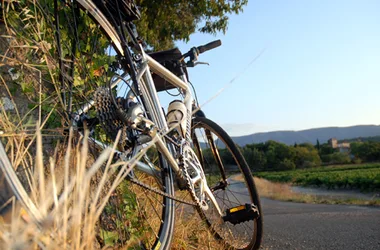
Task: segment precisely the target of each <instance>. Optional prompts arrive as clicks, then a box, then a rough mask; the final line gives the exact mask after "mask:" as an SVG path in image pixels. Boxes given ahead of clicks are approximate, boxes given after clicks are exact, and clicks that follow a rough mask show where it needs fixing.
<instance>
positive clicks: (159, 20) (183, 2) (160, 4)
mask: <svg viewBox="0 0 380 250" xmlns="http://www.w3.org/2000/svg"><path fill="white" fill-rule="evenodd" d="M135 2H136V4H137V5H138V6H139V7H140V12H141V20H139V21H136V22H135V24H136V25H137V31H138V32H139V35H140V36H141V37H142V38H143V39H144V40H146V42H147V43H148V45H149V46H151V47H152V48H154V49H155V50H161V49H169V48H172V47H173V46H174V41H176V40H184V41H188V40H189V37H190V35H191V34H192V33H194V32H196V31H197V30H198V31H200V32H202V33H210V34H216V33H217V32H220V31H221V32H223V33H225V32H226V31H227V27H228V14H232V13H235V14H239V13H240V12H242V11H243V6H245V5H246V4H247V3H248V0H234V1H211V0H136V1H135Z"/></svg>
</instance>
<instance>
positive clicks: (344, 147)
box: [328, 138, 350, 153]
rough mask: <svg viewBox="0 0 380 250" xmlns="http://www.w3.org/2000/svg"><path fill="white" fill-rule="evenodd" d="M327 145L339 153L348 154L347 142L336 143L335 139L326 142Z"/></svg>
mask: <svg viewBox="0 0 380 250" xmlns="http://www.w3.org/2000/svg"><path fill="white" fill-rule="evenodd" d="M328 143H329V144H330V146H331V147H332V148H339V152H341V153H348V152H350V143H349V142H342V143H338V140H337V139H336V138H331V139H330V140H328Z"/></svg>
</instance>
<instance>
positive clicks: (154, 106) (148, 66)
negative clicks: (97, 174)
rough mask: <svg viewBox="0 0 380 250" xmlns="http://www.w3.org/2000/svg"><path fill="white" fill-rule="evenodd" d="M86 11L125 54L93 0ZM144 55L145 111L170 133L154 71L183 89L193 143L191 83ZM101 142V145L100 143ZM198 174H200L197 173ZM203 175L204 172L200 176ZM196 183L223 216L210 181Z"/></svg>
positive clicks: (159, 143)
mask: <svg viewBox="0 0 380 250" xmlns="http://www.w3.org/2000/svg"><path fill="white" fill-rule="evenodd" d="M77 1H78V2H79V3H80V4H81V5H82V6H83V7H84V8H85V9H86V10H88V11H89V12H90V13H91V15H92V16H93V17H94V18H95V19H96V21H97V22H98V23H99V24H100V25H101V26H102V28H103V29H104V30H105V32H106V33H107V34H108V36H109V37H110V38H111V40H112V42H113V44H114V46H115V49H117V50H118V52H119V53H120V54H121V55H123V54H124V53H123V48H122V46H121V41H120V40H119V36H118V34H117V32H116V30H115V29H114V27H113V26H112V25H111V24H110V23H109V22H108V20H107V19H106V18H105V17H104V16H103V14H102V13H101V12H100V11H99V10H98V9H97V7H96V6H95V4H94V3H93V2H92V1H91V0H77ZM141 51H142V52H141V53H142V61H143V62H142V64H141V67H140V69H139V71H138V75H137V82H138V87H139V91H140V92H141V94H142V96H143V97H144V101H145V102H146V103H145V108H146V109H147V110H146V111H148V112H149V113H150V114H151V119H152V121H153V122H154V123H155V124H156V126H157V127H158V128H159V129H160V131H161V132H162V133H166V132H167V131H168V130H169V128H168V125H167V122H166V118H165V115H164V113H163V111H162V108H161V104H160V99H159V98H158V95H157V91H156V87H155V85H154V81H153V79H152V75H151V72H154V73H156V74H158V75H159V76H161V77H162V78H164V79H165V80H166V81H168V82H169V83H171V84H172V85H173V86H175V87H177V88H179V89H180V91H181V93H183V94H184V104H185V106H186V117H185V119H186V135H185V140H186V141H187V142H190V141H191V120H192V104H193V96H192V93H191V91H190V87H189V84H188V82H187V79H186V76H182V79H180V78H179V77H177V76H176V75H174V74H173V73H172V72H170V71H169V70H168V69H166V68H165V67H164V66H162V65H161V64H160V63H159V62H157V61H156V60H154V59H153V58H152V57H150V56H149V55H148V54H146V53H145V52H144V50H143V49H142V48H141ZM120 81H121V80H120V79H119V80H116V81H115V82H113V83H112V87H116V86H117V84H118V83H119V82H120ZM92 105H93V102H90V103H89V104H87V105H86V106H85V107H83V108H82V110H81V111H79V113H83V112H86V111H87V110H88V109H90V108H91V106H92ZM153 140H154V141H155V145H156V147H157V148H158V150H159V151H160V152H161V154H163V156H164V158H165V159H166V160H167V161H168V163H169V165H170V167H171V168H172V169H173V170H174V171H175V172H176V173H180V172H181V171H182V170H181V169H180V167H179V166H178V163H177V161H176V159H174V157H173V154H172V153H171V152H170V151H169V149H168V147H167V145H166V144H165V142H164V141H163V140H162V137H161V136H160V135H156V136H155V138H153ZM96 143H97V142H96ZM136 168H138V169H139V170H140V171H143V172H145V173H147V174H151V175H152V174H154V173H153V172H154V171H155V170H153V169H152V168H151V167H150V166H148V165H146V164H144V163H142V162H138V163H137V164H136ZM197 172H198V171H197ZM198 175H200V173H198ZM192 181H193V184H195V183H197V182H200V190H201V192H202V193H205V194H206V195H207V196H208V197H209V199H210V200H211V201H212V203H213V204H214V206H215V207H216V208H217V210H218V212H219V214H220V215H222V214H223V213H222V211H221V210H220V208H219V205H218V203H217V201H216V199H215V196H214V195H213V194H212V192H211V190H210V188H209V187H208V185H207V182H206V180H205V178H200V176H198V177H197V178H194V180H192Z"/></svg>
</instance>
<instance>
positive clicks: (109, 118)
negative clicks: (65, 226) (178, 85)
mask: <svg viewBox="0 0 380 250" xmlns="http://www.w3.org/2000/svg"><path fill="white" fill-rule="evenodd" d="M10 4H12V3H10ZM34 4H35V5H34ZM4 9H8V8H4ZM9 9H10V12H9V13H6V15H5V17H4V18H5V20H6V22H7V24H8V25H9V27H11V29H12V32H14V33H15V34H17V35H14V36H12V39H14V40H17V39H19V40H17V41H20V43H22V42H24V43H28V44H27V45H28V46H24V47H25V49H24V54H25V57H24V58H19V59H20V60H24V61H28V63H29V64H31V65H35V67H36V72H39V74H40V75H38V74H37V75H36V74H34V72H33V74H32V76H33V77H31V78H27V74H26V73H25V72H28V73H30V71H24V73H23V72H21V68H20V72H21V73H20V75H21V78H20V79H19V80H20V82H25V81H28V82H29V81H30V86H29V85H28V84H26V85H27V86H24V85H23V86H24V87H23V89H22V91H20V94H18V92H17V91H18V89H17V88H16V86H17V85H15V86H13V85H12V86H10V85H9V84H3V85H2V86H1V93H7V95H8V99H9V100H11V101H12V105H13V108H12V109H11V110H4V109H2V110H1V111H2V114H3V115H4V116H7V117H6V119H4V117H1V118H2V119H0V130H1V131H2V134H1V135H0V136H1V142H2V143H3V145H4V148H5V149H4V150H3V153H4V154H2V155H1V157H2V158H1V160H2V163H4V164H2V170H3V173H4V175H5V176H6V177H7V181H8V182H9V183H10V185H9V186H10V187H11V190H12V192H8V194H5V196H4V197H5V198H4V199H3V201H4V202H6V200H7V198H9V197H10V196H12V195H14V196H16V198H17V199H18V200H19V201H21V203H22V204H23V205H24V206H25V204H30V206H25V209H26V212H27V213H28V214H29V217H31V218H33V219H34V221H35V222H36V223H37V224H41V223H42V221H43V219H44V218H46V216H48V215H49V213H53V212H55V213H57V212H58V210H57V209H56V210H54V209H55V208H54V202H55V201H54V199H52V198H51V197H41V196H42V195H46V196H49V195H51V193H49V191H47V190H42V189H47V187H40V186H39V183H40V180H39V179H38V178H37V177H38V176H39V175H38V174H39V173H38V171H40V170H41V168H37V167H36V166H35V164H34V162H35V161H36V154H38V153H36V152H40V154H42V153H44V154H45V155H47V156H49V157H50V156H51V157H52V158H53V159H54V160H53V161H54V164H55V166H54V168H55V171H57V172H59V171H61V172H60V173H61V174H62V175H60V176H56V177H55V178H56V179H57V178H58V180H57V181H58V182H61V183H62V182H63V179H64V178H68V179H70V180H71V179H75V178H74V177H75V176H76V175H77V174H78V172H77V171H78V170H77V169H75V168H76V164H75V161H76V157H77V156H76V157H70V164H68V165H70V166H72V168H70V169H69V170H68V171H67V172H68V173H69V174H70V176H65V175H64V174H63V172H64V169H63V166H62V165H63V164H62V162H63V161H64V156H65V154H66V151H68V149H67V147H66V146H67V145H68V142H69V132H68V131H69V130H70V129H74V133H73V134H74V136H73V141H74V143H73V144H72V145H73V146H74V149H75V147H76V148H80V147H81V145H82V143H83V141H81V140H80V138H81V136H83V135H84V134H85V131H86V130H89V131H90V135H89V140H88V144H89V148H90V150H89V151H90V152H91V156H86V157H88V158H87V161H86V164H88V166H87V167H88V168H90V167H91V164H92V163H94V161H95V160H96V159H98V157H99V155H100V154H101V152H102V150H103V149H105V148H107V147H109V146H111V147H112V146H113V144H114V141H115V139H116V135H117V132H118V131H121V139H120V140H119V142H118V144H117V145H116V149H117V151H118V154H116V156H115V157H114V159H111V161H112V163H115V162H116V161H119V160H120V158H119V157H118V156H120V155H121V154H123V157H124V158H123V160H124V161H129V160H130V159H132V158H133V157H134V156H135V155H136V154H141V153H140V152H141V151H144V148H146V147H147V146H148V145H147V144H142V145H138V146H139V149H137V148H135V147H134V146H133V145H131V142H130V140H129V139H130V137H129V136H138V135H139V133H140V132H139V131H135V130H133V129H131V128H128V127H127V126H125V125H124V124H123V122H122V121H121V120H120V119H119V118H118V117H117V115H116V109H117V108H124V109H127V108H129V106H128V104H129V103H128V101H127V99H128V96H127V94H128V92H130V90H131V83H130V82H129V80H128V75H129V74H130V71H129V69H128V68H127V67H126V66H125V64H124V63H123V61H122V60H124V59H125V57H123V56H122V55H121V53H122V52H120V47H116V45H115V43H114V40H111V38H113V39H115V34H116V35H117V36H118V37H117V39H119V40H120V39H122V38H121V36H122V34H118V33H117V32H116V31H115V30H113V31H112V32H111V31H110V27H111V28H112V26H113V25H111V24H110V22H109V20H107V19H106V18H105V17H104V16H103V15H102V14H101V13H100V12H96V11H95V12H94V11H93V10H94V9H95V5H94V4H93V3H92V1H87V0H81V1H69V2H66V1H51V0H42V1H38V2H37V3H35V1H26V2H21V3H18V5H17V6H16V10H12V8H9ZM91 13H95V14H96V15H97V16H96V18H95V16H92V15H91ZM20 20H22V22H21V21H20ZM11 34H12V33H11ZM31 38H32V39H31ZM123 39H128V38H126V37H124V38H123ZM9 46H10V47H11V50H13V51H14V52H15V53H16V52H17V49H16V47H12V44H9ZM33 46H36V47H37V48H39V50H38V53H37V52H36V53H35V51H34V50H33ZM2 52H3V53H5V52H4V51H2ZM122 57H123V59H122ZM9 67H11V66H9ZM31 70H34V68H33V69H31ZM38 70H39V71H38ZM19 80H17V79H16V80H14V81H16V83H17V84H18V83H19V82H18V81H19ZM23 84H24V83H23ZM112 86H116V87H115V88H113V89H112ZM10 87H14V88H15V91H12V90H11V91H7V90H8V89H9V88H10ZM34 90H37V91H36V92H34ZM28 99H29V100H31V101H30V103H29V102H26V101H23V100H28ZM113 99H114V100H113ZM135 99H136V100H137V101H135V102H134V103H133V104H134V105H141V106H142V104H141V102H139V97H138V96H137V97H136V98H135ZM115 102H116V104H115ZM28 107H32V109H33V110H32V111H29V108H28ZM0 109H1V108H0ZM30 117H31V118H30ZM29 118H30V119H31V120H32V125H30V124H25V123H26V121H28V119H29ZM35 123H38V125H39V128H38V129H35V127H36V126H35ZM37 130H38V131H40V133H41V134H42V141H43V143H42V144H43V149H42V150H40V151H38V145H37V143H36V140H35V135H36V132H37ZM21 135H23V136H24V137H22V140H23V141H20V140H19V139H18V137H21ZM57 145H58V147H57ZM152 150H153V151H155V148H152ZM74 151H75V150H74ZM25 156H27V157H25ZM59 156H61V157H59ZM77 159H78V158H77ZM8 160H9V161H8ZM48 160H49V159H47V160H45V161H43V162H42V165H43V167H42V172H43V175H45V176H46V179H49V178H50V176H49V174H50V168H49V167H50V166H49V162H48ZM143 162H144V164H145V165H144V166H145V168H148V169H149V168H151V169H152V170H154V171H151V172H152V173H153V174H146V173H145V172H144V171H140V169H139V168H135V169H134V170H133V175H132V174H131V175H128V177H127V178H126V180H123V181H121V182H120V183H118V184H119V185H117V188H115V190H114V192H113V193H112V195H111V197H110V198H109V201H108V203H107V205H106V206H105V209H104V210H103V212H102V213H101V215H100V218H99V221H98V223H97V228H96V230H97V231H98V237H97V239H98V241H99V243H100V244H101V245H111V246H114V247H120V246H123V247H125V246H128V247H131V248H141V247H143V248H144V247H145V248H151V249H167V248H168V246H169V245H170V241H171V235H172V230H173V223H174V208H173V207H174V201H173V200H171V199H169V198H167V197H165V196H163V195H162V194H158V193H154V192H150V191H149V189H151V190H158V191H160V192H161V193H164V194H168V195H171V194H173V192H174V190H173V177H172V174H171V172H170V170H169V169H168V167H167V163H166V161H165V160H164V159H162V157H161V156H160V155H159V154H156V157H155V158H152V157H151V156H150V155H146V156H144V157H143ZM8 163H9V164H8ZM104 165H105V164H104ZM104 165H103V166H102V167H100V168H99V172H98V173H96V174H94V178H92V179H91V182H90V184H89V185H90V186H91V188H93V193H95V190H96V187H97V186H98V185H99V184H100V183H101V180H102V176H103V175H104V174H107V176H109V180H107V181H106V183H107V184H106V185H105V188H104V190H103V191H102V194H100V196H101V198H104V199H107V195H106V194H107V191H108V190H111V187H112V185H113V184H114V183H113V180H114V179H115V178H116V175H117V174H118V173H119V172H118V171H114V172H112V171H107V172H105V171H106V170H105V169H106V167H105V166H104ZM59 177H60V178H59ZM36 178H37V179H36ZM77 184H78V185H79V183H77ZM57 192H58V193H57V194H56V197H55V198H57V199H58V198H62V196H63V195H62V193H63V189H61V190H60V191H59V190H58V191H57ZM88 195H89V196H91V195H93V194H91V192H90V194H88ZM45 198H46V199H45ZM46 200H49V201H50V200H51V202H50V203H49V204H46V202H45V201H46ZM89 200H91V199H89ZM44 202H45V203H44ZM3 204H4V203H3ZM1 205H2V204H0V206H1ZM42 210H44V211H43V212H42Z"/></svg>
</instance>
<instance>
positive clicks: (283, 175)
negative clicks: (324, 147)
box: [255, 164, 380, 191]
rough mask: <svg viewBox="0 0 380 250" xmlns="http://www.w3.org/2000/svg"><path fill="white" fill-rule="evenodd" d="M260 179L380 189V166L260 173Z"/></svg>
mask: <svg viewBox="0 0 380 250" xmlns="http://www.w3.org/2000/svg"><path fill="white" fill-rule="evenodd" d="M255 175H256V176H258V177H261V178H265V179H267V180H270V181H274V182H281V183H291V184H294V185H299V186H315V187H326V188H328V189H333V188H344V189H360V190H361V191H373V190H379V189H380V164H360V165H337V166H328V167H319V168H313V169H301V170H292V171H279V172H258V173H256V174H255Z"/></svg>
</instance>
